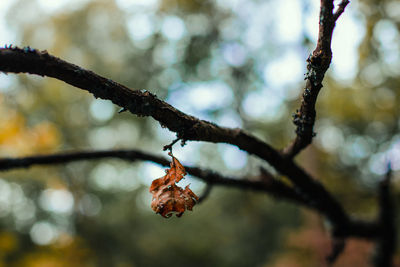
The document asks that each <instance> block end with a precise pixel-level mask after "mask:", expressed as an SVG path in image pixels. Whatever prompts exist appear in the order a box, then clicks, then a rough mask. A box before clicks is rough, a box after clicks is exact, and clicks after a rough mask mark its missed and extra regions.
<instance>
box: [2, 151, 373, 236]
mask: <svg viewBox="0 0 400 267" xmlns="http://www.w3.org/2000/svg"><path fill="white" fill-rule="evenodd" d="M103 158H119V159H122V160H127V161H131V162H134V161H138V160H144V161H151V162H154V163H157V164H160V165H162V166H169V164H170V162H169V160H167V159H165V158H164V157H160V156H156V155H153V154H149V153H145V152H142V151H139V150H105V151H79V152H70V153H58V154H49V155H37V156H30V157H20V158H1V159H0V171H9V170H12V169H18V168H29V167H31V166H34V165H54V164H62V163H69V162H74V161H81V160H96V159H103ZM184 167H185V169H186V171H187V172H188V173H189V174H190V175H193V176H195V177H197V178H199V179H201V180H203V181H204V182H206V183H207V184H208V187H209V188H211V187H212V186H214V185H222V186H230V187H236V188H240V189H249V190H254V191H259V192H265V193H267V194H269V195H271V196H273V197H275V198H277V199H282V200H287V201H290V202H294V203H296V204H299V205H302V206H305V207H308V208H311V209H317V210H318V208H319V206H318V205H316V204H315V200H314V199H313V198H309V197H308V196H305V195H303V194H301V193H299V192H298V191H296V188H292V187H290V186H289V185H286V184H285V183H283V182H281V181H279V180H277V179H276V178H274V177H273V176H272V175H271V174H270V173H268V172H267V171H266V170H265V169H263V168H261V169H260V171H261V174H260V176H259V177H257V179H258V180H254V181H253V180H248V179H244V178H232V177H226V176H223V175H221V174H218V173H216V172H214V171H211V170H207V169H202V168H198V167H190V166H184ZM207 191H208V189H207V190H206V191H205V194H208V193H209V192H207ZM320 212H321V211H320ZM333 213H335V212H333ZM346 216H347V215H346ZM333 223H335V221H333ZM334 226H335V227H334V231H333V235H334V236H335V237H337V238H347V237H350V236H353V237H361V238H366V239H375V238H376V237H377V236H378V234H379V230H378V229H379V227H378V225H377V224H376V223H375V222H372V223H371V222H366V221H357V220H347V221H346V222H342V223H341V224H334Z"/></svg>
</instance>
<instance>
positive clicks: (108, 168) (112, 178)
mask: <svg viewBox="0 0 400 267" xmlns="http://www.w3.org/2000/svg"><path fill="white" fill-rule="evenodd" d="M117 175H118V172H117V169H116V168H115V167H114V166H113V165H111V164H109V163H100V164H98V165H97V166H96V167H95V168H94V169H93V170H92V171H91V172H90V182H91V183H92V185H94V186H95V187H97V188H98V189H101V190H111V189H114V187H115V184H116V182H117Z"/></svg>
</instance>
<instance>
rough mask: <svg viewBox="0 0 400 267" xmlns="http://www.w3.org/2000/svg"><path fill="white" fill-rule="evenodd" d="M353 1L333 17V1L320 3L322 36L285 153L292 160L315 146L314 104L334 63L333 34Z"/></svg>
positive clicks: (310, 63)
mask: <svg viewBox="0 0 400 267" xmlns="http://www.w3.org/2000/svg"><path fill="white" fill-rule="evenodd" d="M349 2H350V1H342V2H341V3H340V4H339V7H338V9H337V11H336V12H335V13H334V12H333V9H334V6H333V1H331V0H321V9H320V13H319V32H318V41H317V47H316V48H315V49H314V51H313V52H312V54H311V55H310V56H309V57H308V59H307V73H306V77H305V80H306V86H305V88H304V92H303V99H302V101H301V107H300V110H297V111H296V113H295V114H294V115H293V123H294V124H295V125H296V138H295V139H294V140H293V141H292V142H291V143H290V144H289V145H288V146H287V147H286V148H285V149H284V150H283V154H284V155H285V156H286V157H289V158H293V157H294V156H296V155H297V154H298V153H299V152H300V151H301V150H302V149H304V148H306V147H307V146H308V145H309V144H311V142H312V138H313V137H314V136H315V133H314V123H315V117H316V111H315V103H316V102H317V97H318V94H319V92H320V90H321V88H322V81H323V79H324V76H325V72H326V71H327V70H328V68H329V65H330V64H331V60H332V50H331V42H332V34H333V29H334V28H335V23H336V20H337V19H338V18H339V16H340V15H341V14H342V13H343V12H344V9H345V8H346V6H347V5H348V4H349Z"/></svg>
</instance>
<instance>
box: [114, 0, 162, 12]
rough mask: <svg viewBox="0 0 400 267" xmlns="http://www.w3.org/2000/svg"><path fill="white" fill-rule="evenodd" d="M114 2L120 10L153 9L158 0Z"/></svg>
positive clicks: (119, 0)
mask: <svg viewBox="0 0 400 267" xmlns="http://www.w3.org/2000/svg"><path fill="white" fill-rule="evenodd" d="M115 2H116V3H117V5H118V7H119V8H120V9H122V10H126V9H131V8H141V7H142V8H143V7H145V8H151V9H155V8H157V6H158V2H159V0H116V1H115Z"/></svg>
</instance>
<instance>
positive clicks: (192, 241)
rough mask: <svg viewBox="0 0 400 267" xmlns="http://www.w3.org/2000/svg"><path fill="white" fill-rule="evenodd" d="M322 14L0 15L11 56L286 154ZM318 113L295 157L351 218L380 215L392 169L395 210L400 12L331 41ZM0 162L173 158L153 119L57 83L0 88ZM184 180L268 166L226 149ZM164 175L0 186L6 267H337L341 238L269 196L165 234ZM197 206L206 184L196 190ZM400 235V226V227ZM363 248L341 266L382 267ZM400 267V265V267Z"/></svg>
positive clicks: (67, 174)
mask: <svg viewBox="0 0 400 267" xmlns="http://www.w3.org/2000/svg"><path fill="white" fill-rule="evenodd" d="M318 9H319V1H316V0H284V1H271V0H263V1H261V0H252V1H244V0H214V1H206V0H202V1H199V0H185V1H183V0H115V1H108V0H85V1H78V0H74V1H72V0H70V1H66V0H60V1H47V0H35V1H33V0H14V1H12V0H6V1H4V0H2V2H1V3H0V19H1V20H0V40H1V42H3V44H5V43H7V44H9V43H13V44H16V45H19V46H24V45H29V46H31V47H34V48H37V49H40V50H45V49H46V50H47V51H49V53H51V54H53V55H56V56H58V57H60V58H63V59H65V60H66V61H68V62H72V63H74V64H77V65H79V66H81V67H84V68H86V69H89V70H92V71H94V72H96V73H98V74H100V75H103V76H105V77H107V78H110V79H112V80H114V81H117V82H120V83H121V84H124V85H126V86H128V87H129V88H135V89H146V90H149V91H150V92H152V93H154V94H156V95H157V96H158V97H159V98H160V99H165V100H166V101H167V102H168V103H170V104H171V105H173V106H174V107H176V108H178V109H180V110H182V111H183V112H185V113H188V114H191V115H194V116H196V117H198V118H200V119H205V120H209V121H212V122H216V123H218V124H219V125H222V126H226V127H241V128H243V129H246V130H247V131H249V132H251V133H253V134H254V135H256V136H257V137H259V138H261V139H262V140H265V141H267V142H269V143H271V144H273V145H274V146H275V147H276V148H282V147H284V146H285V145H286V144H287V143H288V142H289V141H290V140H291V139H292V138H293V137H294V134H295V133H294V126H293V124H292V122H291V119H290V118H291V114H292V113H293V112H294V111H295V110H296V108H298V106H299V96H300V95H301V92H302V90H301V89H302V87H303V86H304V85H303V83H304V81H303V78H304V76H303V74H304V73H305V72H306V62H305V59H306V58H307V57H308V55H309V53H310V52H311V51H312V50H313V48H314V47H315V43H316V38H317V33H318ZM332 51H333V62H332V65H331V69H330V70H329V71H328V75H327V77H326V78H325V80H324V88H323V89H322V91H321V94H320V97H319V100H318V102H317V122H316V130H315V131H316V132H317V136H316V138H315V140H314V143H313V145H311V146H310V147H308V148H307V149H306V150H305V151H304V152H303V153H302V154H301V155H300V158H299V159H298V162H299V163H300V165H302V166H304V168H305V169H306V170H307V171H309V172H310V173H311V174H313V176H314V177H321V178H322V177H323V180H322V181H321V182H322V183H323V184H324V185H326V186H327V188H329V190H330V191H331V192H333V193H334V195H335V196H337V197H338V199H340V202H341V203H342V204H343V205H344V207H345V208H346V209H347V210H348V211H350V212H351V213H353V214H356V215H358V216H360V217H362V218H374V217H375V216H376V213H377V202H376V194H377V193H376V187H377V184H378V182H379V181H380V180H381V179H382V177H383V176H384V174H385V172H386V165H385V162H386V159H387V157H388V156H389V157H390V158H391V160H392V168H393V170H394V171H395V172H394V179H393V191H394V192H395V199H396V202H397V206H398V207H400V205H399V204H400V195H399V192H400V190H399V187H400V182H399V181H400V180H399V176H398V173H397V172H396V171H397V170H400V134H399V127H400V120H399V114H400V109H399V104H400V99H399V97H398V95H399V94H398V91H399V90H400V87H399V84H400V2H398V1H397V0H385V1H377V0H360V1H354V2H352V3H351V5H350V6H349V7H348V8H347V10H346V12H345V13H344V15H343V16H342V18H341V21H340V23H338V25H337V26H336V29H335V32H334V37H333V44H332ZM0 102H1V105H0V156H2V157H10V156H25V155H35V154H42V153H48V152H56V151H67V150H81V149H87V150H90V149H115V148H138V149H142V150H144V151H152V152H154V153H156V154H161V153H163V152H162V147H163V146H164V145H166V144H169V143H170V142H171V141H172V140H173V139H174V138H175V135H174V134H173V133H171V132H169V131H168V130H167V129H165V128H162V127H160V125H159V123H157V122H156V121H154V120H152V119H151V118H140V117H136V116H133V115H132V114H128V113H121V114H119V113H118V112H117V111H118V109H117V107H116V106H115V105H114V104H112V103H111V102H110V101H105V100H100V99H95V98H93V96H92V95H90V94H88V93H86V92H84V91H82V90H76V89H75V88H73V87H71V86H70V85H67V84H65V83H63V82H60V81H58V80H55V79H48V78H45V79H42V78H38V77H36V76H32V75H7V76H6V75H3V74H0ZM174 154H175V156H176V157H177V158H179V159H180V160H181V162H182V163H184V164H187V165H198V166H202V167H207V168H210V169H215V170H218V171H220V172H222V173H225V174H228V175H235V176H240V175H244V174H248V173H250V174H256V173H257V171H258V166H260V165H262V166H264V167H266V168H269V166H268V165H266V163H265V162H262V161H261V160H260V159H258V158H255V157H253V156H249V155H248V154H246V153H245V152H243V151H241V150H239V149H238V148H236V147H233V146H230V145H227V144H208V143H201V142H188V143H187V144H186V145H185V146H184V147H178V145H176V146H175V147H174ZM162 175H164V170H163V168H161V167H159V166H158V165H155V164H152V163H145V162H135V163H128V162H125V161H121V160H116V159H108V160H99V161H91V162H85V161H82V162H76V163H69V164H66V165H65V166H59V165H54V166H51V167H33V168H30V169H27V170H14V171H10V172H2V173H0V225H1V228H0V261H1V262H0V266H171V265H174V266H324V264H325V257H326V255H327V254H329V251H330V249H331V244H330V241H329V233H328V232H327V230H326V228H327V227H328V226H327V225H326V224H325V222H324V220H323V219H322V218H320V217H319V216H318V215H316V214H315V213H314V212H310V211H307V210H304V209H302V208H299V207H296V206H295V205H293V204H289V203H286V202H279V201H276V200H274V199H272V198H270V197H269V196H267V195H265V194H262V193H255V192H251V191H242V190H238V189H229V188H223V187H215V188H213V190H212V191H211V194H210V196H208V198H207V199H206V200H205V201H204V202H203V203H201V204H200V205H198V206H195V208H194V211H193V212H190V213H189V212H188V213H186V214H185V215H184V216H183V217H182V218H180V219H178V218H171V219H169V220H165V219H164V218H162V217H160V216H158V215H155V214H154V213H153V211H152V210H151V208H150V202H151V194H150V193H149V192H148V186H149V185H150V183H151V181H152V180H153V179H155V178H158V177H160V176H162ZM185 183H187V184H188V183H191V184H192V186H191V187H192V188H193V191H195V192H196V193H198V194H200V193H201V192H202V191H203V190H204V189H205V184H204V183H203V182H201V181H199V180H196V179H193V178H192V177H188V178H187V179H186V181H185ZM398 225H399V223H398ZM372 251H373V247H372V244H371V243H369V242H366V241H360V240H351V241H350V243H349V244H348V246H347V248H346V250H345V252H344V254H343V255H342V256H341V257H340V258H339V259H338V262H337V263H336V266H369V264H370V263H369V257H370V255H371V252H372ZM397 264H400V263H399V259H398V258H397Z"/></svg>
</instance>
